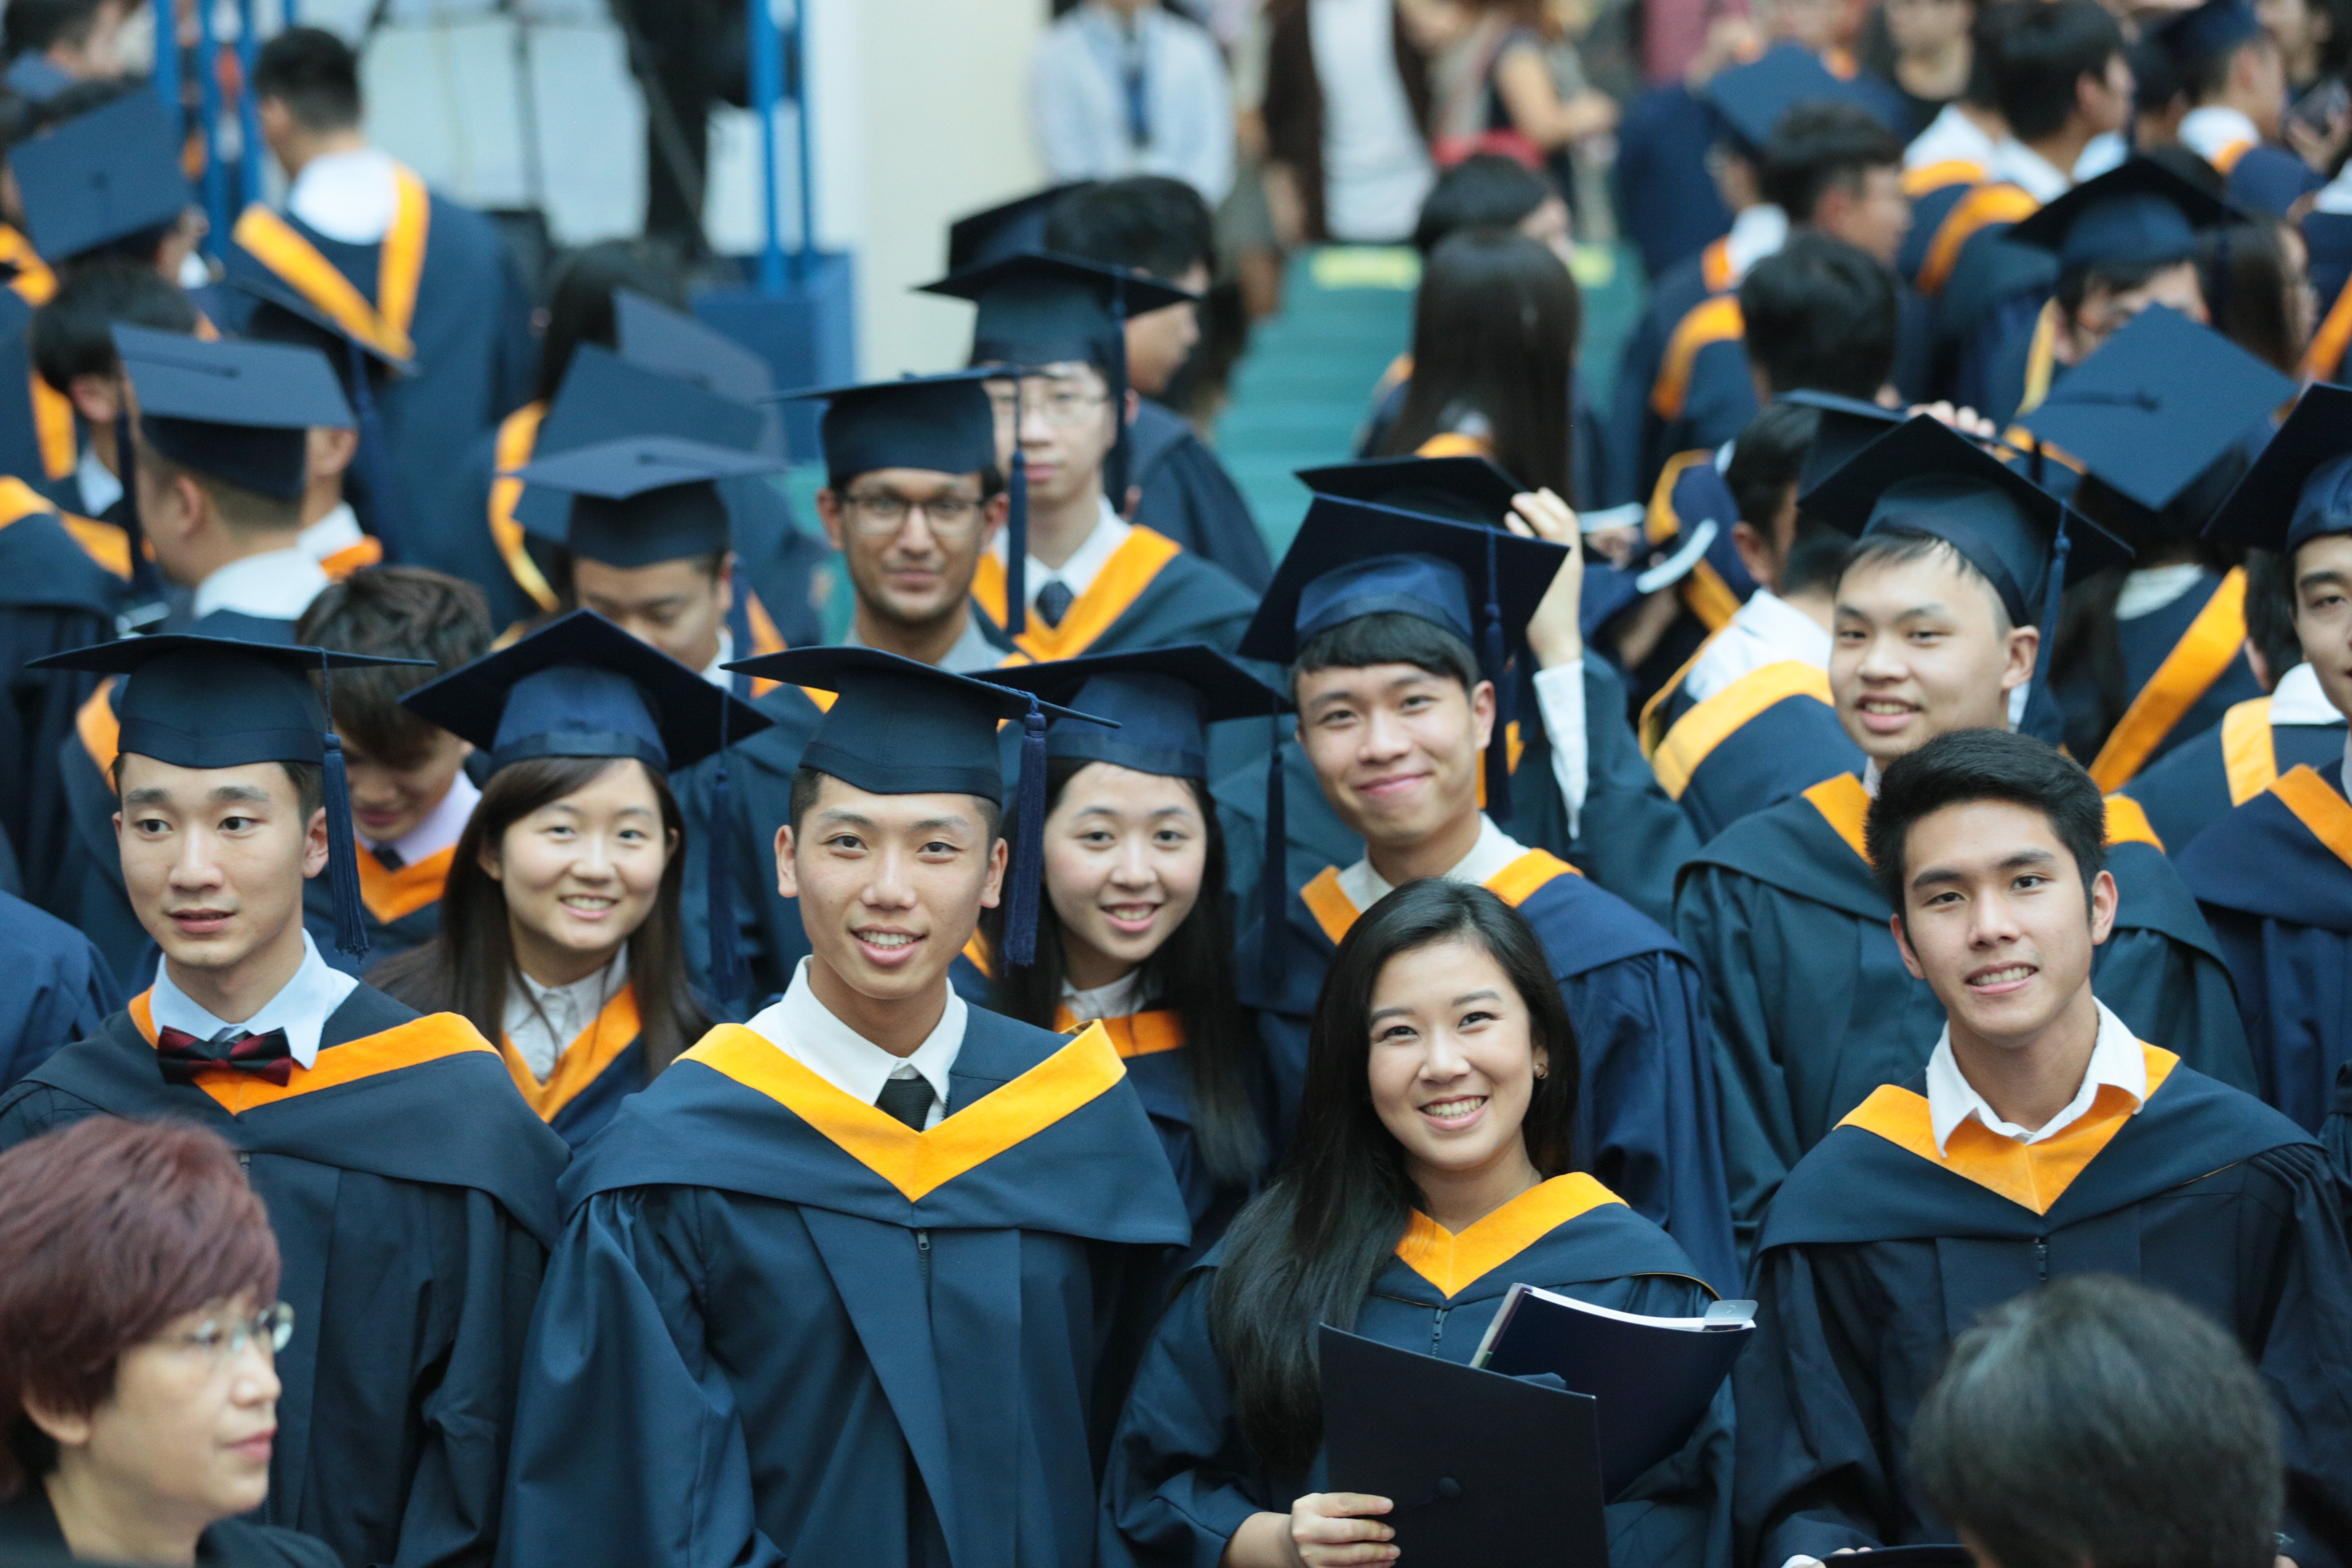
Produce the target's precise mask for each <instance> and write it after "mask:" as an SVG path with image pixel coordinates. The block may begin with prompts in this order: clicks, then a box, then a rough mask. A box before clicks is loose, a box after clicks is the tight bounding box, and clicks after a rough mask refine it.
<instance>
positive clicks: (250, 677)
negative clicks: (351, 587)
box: [33, 632, 432, 957]
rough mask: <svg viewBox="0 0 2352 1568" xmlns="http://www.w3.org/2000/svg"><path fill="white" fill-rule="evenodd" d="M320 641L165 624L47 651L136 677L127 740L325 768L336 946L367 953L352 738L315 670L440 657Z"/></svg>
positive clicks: (63, 664) (204, 755) (210, 759)
mask: <svg viewBox="0 0 2352 1568" xmlns="http://www.w3.org/2000/svg"><path fill="white" fill-rule="evenodd" d="M431 662H432V661H431V660H430V659H422V658H377V657H374V656H373V655H370V654H362V653H333V652H330V651H329V650H327V649H325V648H320V647H286V646H283V645H281V644H277V643H254V642H240V641H237V640H236V639H235V638H231V637H194V636H190V635H188V634H186V633H177V632H175V633H165V634H161V635H158V636H155V637H125V638H123V639H121V641H118V642H110V643H99V644H96V645H94V646H92V647H80V648H75V649H73V650H71V651H70V652H67V653H54V654H51V655H49V656H48V657H47V658H41V659H36V660H34V661H33V663H34V666H35V667H37V668H45V669H79V670H86V671H88V672H89V673H90V674H93V675H120V676H123V677H126V678H127V679H125V680H124V681H123V683H122V688H121V691H120V692H119V693H118V694H117V696H116V698H115V712H116V714H117V716H118V717H119V719H120V720H121V731H120V733H119V735H118V737H117V740H116V745H117V747H118V749H119V750H121V751H122V752H130V753H135V754H137V755H139V756H142V757H152V758H153V759H154V760H155V761H157V762H159V763H171V764H172V765H173V767H181V768H235V767H243V766H245V765H247V763H308V764H310V765H311V766H313V767H318V768H320V769H321V771H322V773H323V775H324V778H325V784H326V788H325V797H326V798H325V805H326V811H327V875H328V878H329V884H328V885H329V887H330V888H331V890H332V891H333V894H334V909H335V946H336V947H337V948H339V949H341V951H342V952H347V953H350V954H351V955H352V956H353V957H358V956H359V955H361V954H362V953H364V952H367V949H368V941H367V930H366V925H365V922H364V921H362V919H361V907H360V882H359V863H358V861H357V860H355V859H354V858H353V855H354V853H355V851H354V848H353V841H352V793H351V784H350V783H349V781H348V779H347V777H346V775H345V773H344V768H343V752H342V743H341V741H339V740H338V739H337V738H336V735H335V731H334V728H333V726H332V725H331V723H330V722H329V721H328V718H327V715H328V714H329V713H330V712H331V711H332V706H331V702H330V701H329V700H323V699H322V698H321V697H320V693H319V689H318V688H316V687H314V686H312V685H311V684H310V677H311V676H312V675H313V674H314V673H315V674H319V675H321V676H324V677H326V678H327V679H330V680H331V679H332V673H331V672H332V671H334V670H338V669H362V668H373V667H375V666H378V665H418V664H430V663H431Z"/></svg>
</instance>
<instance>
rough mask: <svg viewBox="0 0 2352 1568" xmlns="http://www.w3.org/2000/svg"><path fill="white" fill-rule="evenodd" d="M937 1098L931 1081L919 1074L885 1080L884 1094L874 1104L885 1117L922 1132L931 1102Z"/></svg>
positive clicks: (929, 1111)
mask: <svg viewBox="0 0 2352 1568" xmlns="http://www.w3.org/2000/svg"><path fill="white" fill-rule="evenodd" d="M937 1098H938V1097H937V1096H936V1095H934V1094H932V1093H931V1084H930V1080H929V1079H927V1078H925V1077H923V1076H922V1075H921V1074H920V1073H917V1074H916V1075H915V1076H914V1077H912V1078H893V1079H884V1080H883V1083H882V1092H881V1094H880V1095H879V1096H878V1097H877V1098H876V1100H875V1101H874V1103H875V1105H876V1106H877V1107H878V1108H880V1110H881V1111H882V1114H883V1115H885V1116H889V1117H895V1118H897V1119H898V1121H903V1122H905V1123H906V1124H907V1125H908V1126H909V1127H911V1128H913V1129H914V1130H915V1131H918V1132H920V1131H922V1130H923V1123H924V1121H927V1120H928V1119H929V1116H930V1114H931V1101H932V1100H935V1099H937Z"/></svg>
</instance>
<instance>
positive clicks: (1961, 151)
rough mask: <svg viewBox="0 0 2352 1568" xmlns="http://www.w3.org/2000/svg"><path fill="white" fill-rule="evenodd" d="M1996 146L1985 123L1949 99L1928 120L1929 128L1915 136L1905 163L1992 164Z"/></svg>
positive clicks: (1914, 166)
mask: <svg viewBox="0 0 2352 1568" xmlns="http://www.w3.org/2000/svg"><path fill="white" fill-rule="evenodd" d="M1993 147H1994V142H1993V139H1992V138H1991V137H1990V136H1988V135H1986V134H1985V131H1984V127H1982V126H1980V125H1979V124H1978V123H1977V122H1976V121H1973V120H1970V119H1969V117H1968V116H1967V115H1965V114H1963V113H1961V112H1960V106H1959V105H1958V104H1957V103H1948V104H1946V105H1944V107H1943V108H1941V109H1939V110H1937V111H1936V118H1935V119H1933V120H1930V121H1927V129H1926V130H1925V131H1922V132H1919V134H1918V135H1916V136H1914V137H1913V138H1911V145H1909V146H1908V147H1906V148H1905V149H1904V150H1903V166H1904V167H1905V168H1906V169H1924V168H1927V166H1928V165H1929V164H1931V163H1975V164H1977V165H1979V167H1984V168H1990V166H1991V164H1992V150H1993Z"/></svg>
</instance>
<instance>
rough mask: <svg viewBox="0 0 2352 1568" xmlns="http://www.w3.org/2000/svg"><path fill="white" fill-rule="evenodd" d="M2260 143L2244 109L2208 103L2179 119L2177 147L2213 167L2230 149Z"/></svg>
mask: <svg viewBox="0 0 2352 1568" xmlns="http://www.w3.org/2000/svg"><path fill="white" fill-rule="evenodd" d="M2262 140H2263V133H2262V132H2259V131H2257V130H2255V129H2254V122H2253V121H2252V120H2250V119H2248V118H2247V117H2246V112H2245V110H2242V109H2232V108H2231V107H2230V106H2229V105H2228V104H2226V103H2209V104H2207V105H2205V106H2204V107H2203V108H2201V109H2192V110H2189V112H2188V113H2187V114H2184V115H2182V116H2181V117H2180V144H2181V145H2182V146H2183V147H2186V148H2188V149H2189V151H2190V152H2191V153H2196V154H2197V155H2198V156H2199V157H2200V158H2202V159H2204V160H2205V161H2206V162H2207V163H2212V164H2214V165H2215V166H2216V167H2219V160H2220V159H2221V154H2222V153H2227V152H2228V151H2229V150H2230V149H2231V148H2232V147H2236V148H2239V149H2244V148H2246V147H2251V146H2259V145H2260V144H2261V142H2262Z"/></svg>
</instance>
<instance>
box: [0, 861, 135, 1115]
mask: <svg viewBox="0 0 2352 1568" xmlns="http://www.w3.org/2000/svg"><path fill="white" fill-rule="evenodd" d="M121 1005H122V994H121V991H120V990H119V989H118V988H117V987H116V985H115V984H114V972H113V971H112V970H111V969H109V968H108V967H107V964H106V958H105V955H104V954H102V953H100V952H99V951H98V949H97V948H95V947H93V946H91V945H90V941H89V938H88V937H86V936H84V935H82V934H81V932H79V931H76V930H74V928H73V927H71V926H69V925H68V924H66V922H65V921H61V920H58V919H57V918H56V917H55V916H53V915H49V914H45V913H43V912H42V911H41V910H37V909H35V908H34V907H33V906H32V905H30V904H28V903H26V901H25V900H22V899H16V898H11V897H9V896H8V895H7V894H6V893H0V1089H6V1088H7V1087H8V1086H9V1085H10V1084H12V1083H15V1082H16V1080H17V1079H20V1078H23V1077H24V1076H25V1075H26V1073H28V1072H30V1071H32V1070H33V1068H37V1067H38V1066H40V1065H41V1063H43V1062H45V1061H47V1059H48V1058H49V1057H50V1055H51V1054H52V1053H53V1052H55V1051H57V1050H58V1048H59V1047H62V1046H65V1045H67V1044H68V1043H69V1042H71V1041H74V1040H79V1039H82V1038H84V1037H88V1036H89V1035H93V1034H96V1033H97V1032H98V1026H99V1025H100V1024H102V1023H104V1022H105V1021H106V1016H107V1015H108V1014H110V1013H111V1012H114V1011H115V1010H116V1009H117V1008H119V1007H121Z"/></svg>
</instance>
